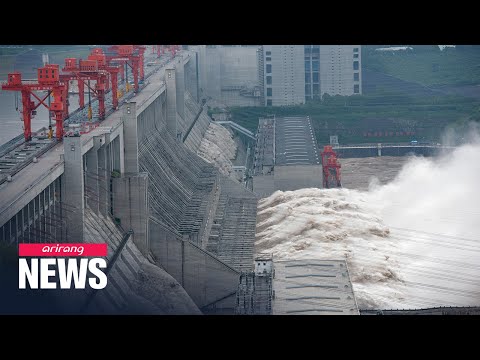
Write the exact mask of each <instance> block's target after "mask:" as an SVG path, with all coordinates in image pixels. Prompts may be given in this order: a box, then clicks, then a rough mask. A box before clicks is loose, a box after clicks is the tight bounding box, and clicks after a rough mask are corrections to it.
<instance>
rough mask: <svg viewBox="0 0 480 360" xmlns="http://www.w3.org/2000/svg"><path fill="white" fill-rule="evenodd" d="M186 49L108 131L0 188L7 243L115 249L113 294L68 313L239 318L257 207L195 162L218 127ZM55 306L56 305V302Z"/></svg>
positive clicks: (46, 158) (80, 294)
mask: <svg viewBox="0 0 480 360" xmlns="http://www.w3.org/2000/svg"><path fill="white" fill-rule="evenodd" d="M197 61H198V55H197V54H196V53H195V52H192V51H181V52H179V53H177V55H176V57H175V58H173V59H172V60H170V61H169V62H168V63H166V65H165V66H162V67H159V69H158V70H156V71H155V72H154V73H153V74H152V75H151V76H150V77H149V78H148V81H147V84H146V86H145V87H144V88H143V89H142V90H141V91H140V92H138V93H137V94H136V95H135V96H134V97H132V98H131V99H130V101H129V102H126V103H124V104H123V105H122V106H121V108H119V109H118V110H117V111H114V112H113V113H112V114H110V115H109V116H108V117H107V118H106V119H105V120H104V121H103V122H102V123H101V126H98V127H97V128H95V129H93V130H92V131H90V132H89V133H86V134H82V135H81V136H70V137H65V138H64V139H63V142H59V143H57V144H56V145H55V146H53V147H52V148H50V149H49V150H48V151H46V152H45V153H44V154H42V155H41V156H39V157H38V159H37V160H36V161H33V162H32V163H30V164H29V165H28V166H25V167H24V168H23V169H21V170H20V171H18V172H17V173H16V174H15V175H14V176H12V177H11V179H9V180H8V181H5V182H3V183H2V184H1V185H0V199H1V203H2V206H1V209H0V240H1V241H2V242H5V243H7V244H11V245H16V244H18V243H22V242H37V243H59V242H70V243H105V242H106V243H107V244H108V256H107V264H108V267H107V272H108V280H109V281H108V285H107V287H106V288H105V289H103V290H98V291H95V292H92V290H91V289H90V290H85V291H78V290H77V291H76V292H75V293H74V294H71V293H70V292H66V294H65V293H64V292H62V293H61V295H59V297H58V301H57V302H55V306H56V308H55V309H58V308H61V309H63V311H64V312H65V313H79V312H80V313H145V314H146V313H154V314H201V313H232V314H233V313H234V311H235V303H236V293H237V287H238V283H239V277H240V274H241V272H249V271H252V270H253V265H254V239H255V224H256V206H257V198H256V196H255V195H254V194H253V192H251V191H249V190H248V189H246V188H245V187H244V186H243V185H242V184H241V183H239V182H237V181H235V180H233V179H232V178H230V177H227V176H225V175H222V174H221V173H220V172H219V171H218V169H217V168H215V167H214V166H213V165H212V164H211V163H209V162H207V161H205V160H203V159H202V158H201V157H199V156H198V155H197V150H198V148H199V146H200V143H201V141H202V138H203V137H204V134H205V132H206V130H207V128H208V127H209V124H210V122H211V119H210V118H209V117H208V115H207V111H206V109H205V108H204V107H202V106H201V105H199V102H198V100H199V99H198V95H199V94H198V91H197V89H198V80H199V74H198V73H196V71H197V69H198V64H197ZM52 306H53V305H52Z"/></svg>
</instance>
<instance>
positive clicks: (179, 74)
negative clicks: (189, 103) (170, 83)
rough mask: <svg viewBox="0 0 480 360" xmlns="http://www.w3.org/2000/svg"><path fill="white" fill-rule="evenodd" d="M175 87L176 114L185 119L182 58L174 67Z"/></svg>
mask: <svg viewBox="0 0 480 360" xmlns="http://www.w3.org/2000/svg"><path fill="white" fill-rule="evenodd" d="M175 86H176V88H177V90H176V93H177V113H178V115H180V117H181V118H182V119H185V66H184V65H183V58H180V62H179V63H177V64H176V65H175Z"/></svg>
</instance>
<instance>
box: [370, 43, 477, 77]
mask: <svg viewBox="0 0 480 360" xmlns="http://www.w3.org/2000/svg"><path fill="white" fill-rule="evenodd" d="M411 46H412V47H413V49H414V50H413V51H396V52H380V51H375V48H377V47H378V46H372V45H366V46H363V47H362V65H363V67H364V68H367V69H370V70H375V71H379V72H382V73H385V74H389V75H392V76H395V77H398V78H400V79H402V80H407V81H413V82H416V83H420V84H422V85H425V86H434V85H467V84H468V85H471V84H479V83H480V46H472V47H460V48H446V49H445V50H443V51H440V49H439V48H438V46H436V45H435V46H415V45H411Z"/></svg>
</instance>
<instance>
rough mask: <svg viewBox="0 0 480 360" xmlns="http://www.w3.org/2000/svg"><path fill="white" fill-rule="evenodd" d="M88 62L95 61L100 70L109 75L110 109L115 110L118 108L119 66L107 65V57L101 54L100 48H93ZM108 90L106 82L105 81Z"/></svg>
mask: <svg viewBox="0 0 480 360" xmlns="http://www.w3.org/2000/svg"><path fill="white" fill-rule="evenodd" d="M88 60H95V61H96V62H97V64H98V68H99V69H100V70H105V71H107V72H108V73H109V76H110V81H111V83H112V107H113V109H117V107H118V98H119V96H118V73H119V72H120V71H121V67H120V66H119V65H108V64H107V56H106V55H105V53H104V52H103V50H102V48H95V49H93V50H92V52H91V54H90V55H89V56H88ZM107 90H108V81H107Z"/></svg>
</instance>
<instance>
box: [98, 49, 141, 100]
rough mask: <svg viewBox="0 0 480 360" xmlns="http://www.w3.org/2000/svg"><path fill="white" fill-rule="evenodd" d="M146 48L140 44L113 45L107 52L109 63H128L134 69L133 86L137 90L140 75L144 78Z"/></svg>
mask: <svg viewBox="0 0 480 360" xmlns="http://www.w3.org/2000/svg"><path fill="white" fill-rule="evenodd" d="M145 50H146V48H145V47H144V46H140V45H113V46H110V47H109V48H108V53H107V54H106V60H107V64H108V65H111V64H112V63H119V64H126V65H127V66H129V67H130V68H131V69H132V73H133V86H134V89H135V92H137V91H138V87H139V86H138V83H139V77H140V81H143V80H144V64H143V59H144V53H145Z"/></svg>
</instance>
